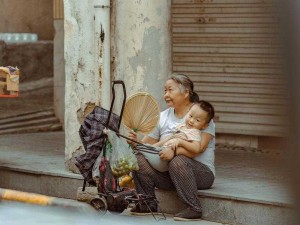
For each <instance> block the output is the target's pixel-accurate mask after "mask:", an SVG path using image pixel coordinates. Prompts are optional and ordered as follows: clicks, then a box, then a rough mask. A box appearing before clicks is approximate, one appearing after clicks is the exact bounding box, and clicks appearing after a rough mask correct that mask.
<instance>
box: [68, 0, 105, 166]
mask: <svg viewBox="0 0 300 225" xmlns="http://www.w3.org/2000/svg"><path fill="white" fill-rule="evenodd" d="M93 12H94V4H93V1H73V0H64V31H65V35H64V44H65V48H64V49H65V51H64V58H65V79H66V80H65V136H66V138H65V140H66V141H65V157H66V167H67V168H68V169H70V170H72V171H76V168H75V167H74V165H73V162H72V161H73V160H74V156H76V155H79V154H82V153H83V152H84V150H83V146H82V144H81V141H80V137H79V134H78V130H79V127H80V124H81V122H82V120H83V118H84V117H85V116H86V115H87V114H88V113H89V112H90V111H91V110H92V109H93V107H94V106H95V105H99V99H100V96H99V86H100V77H99V76H100V74H99V73H98V71H97V69H96V65H95V60H94V59H95V51H94V49H95V40H94V28H95V24H94V14H93Z"/></svg>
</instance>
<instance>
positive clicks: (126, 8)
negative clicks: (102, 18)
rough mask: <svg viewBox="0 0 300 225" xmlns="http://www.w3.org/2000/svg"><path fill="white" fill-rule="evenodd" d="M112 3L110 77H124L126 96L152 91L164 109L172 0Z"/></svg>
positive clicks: (122, 78) (117, 1) (119, 0)
mask: <svg viewBox="0 0 300 225" xmlns="http://www.w3.org/2000/svg"><path fill="white" fill-rule="evenodd" d="M113 2H114V5H113V8H112V12H113V16H112V17H113V18H112V21H113V22H112V34H114V35H112V38H114V42H113V46H112V47H113V48H112V54H111V55H112V60H113V61H112V63H113V64H112V74H113V78H114V79H121V80H124V82H125V85H126V87H127V93H128V95H131V94H133V93H135V92H137V91H147V92H149V93H151V94H152V95H153V96H154V97H155V98H156V99H157V100H158V101H159V102H160V104H161V108H162V109H163V108H165V104H164V102H163V99H162V96H163V85H164V82H165V80H166V78H167V76H168V75H169V74H170V73H171V30H170V29H171V28H170V16H171V12H170V11H171V0H164V1H161V0H151V1H149V0H140V1H134V0H130V1H123V0H116V1H113ZM118 95H119V96H118V97H117V98H118V101H117V103H116V107H117V108H119V107H120V106H121V96H122V94H121V93H119V94H118ZM115 111H118V110H115ZM118 112H119V111H118ZM118 112H117V113H118ZM118 114H119V113H118Z"/></svg>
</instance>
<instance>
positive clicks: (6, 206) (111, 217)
mask: <svg viewBox="0 0 300 225" xmlns="http://www.w3.org/2000/svg"><path fill="white" fill-rule="evenodd" d="M183 223H184V224H189V225H196V224H197V225H221V223H215V222H210V221H206V220H200V221H189V222H182V221H174V220H173V218H172V217H167V218H166V220H159V221H156V220H155V219H154V218H153V217H152V216H151V215H150V216H131V215H129V213H128V212H123V213H122V214H111V213H109V212H108V213H106V214H105V215H99V214H97V213H90V212H89V213H88V212H82V211H79V210H70V209H67V208H61V207H49V206H39V205H29V204H24V203H19V202H0V224H1V225H2V224H3V225H4V224H5V225H21V224H22V225H41V224H43V225H48V224H49V225H68V224H72V225H77V224H78V225H82V224H89V225H99V224H111V225H124V224H128V225H140V224H143V225H152V224H161V225H168V224H170V225H171V224H172V225H173V224H183Z"/></svg>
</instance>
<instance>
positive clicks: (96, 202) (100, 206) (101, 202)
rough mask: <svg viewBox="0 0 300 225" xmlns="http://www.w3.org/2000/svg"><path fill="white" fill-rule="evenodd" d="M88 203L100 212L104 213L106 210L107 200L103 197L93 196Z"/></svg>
mask: <svg viewBox="0 0 300 225" xmlns="http://www.w3.org/2000/svg"><path fill="white" fill-rule="evenodd" d="M90 204H91V205H92V206H93V207H94V209H96V210H97V211H98V212H99V213H100V214H103V215H104V214H105V213H106V212H107V202H106V199H105V198H103V197H100V198H94V199H93V200H92V201H91V202H90Z"/></svg>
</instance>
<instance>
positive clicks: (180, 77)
mask: <svg viewBox="0 0 300 225" xmlns="http://www.w3.org/2000/svg"><path fill="white" fill-rule="evenodd" d="M169 80H173V81H175V82H176V83H177V84H180V91H181V92H182V93H184V92H185V91H186V90H188V92H189V99H190V102H198V101H199V96H198V94H197V93H196V92H194V83H193V81H191V79H190V78H189V77H188V76H187V75H185V74H180V73H173V74H172V75H171V77H170V78H169Z"/></svg>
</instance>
